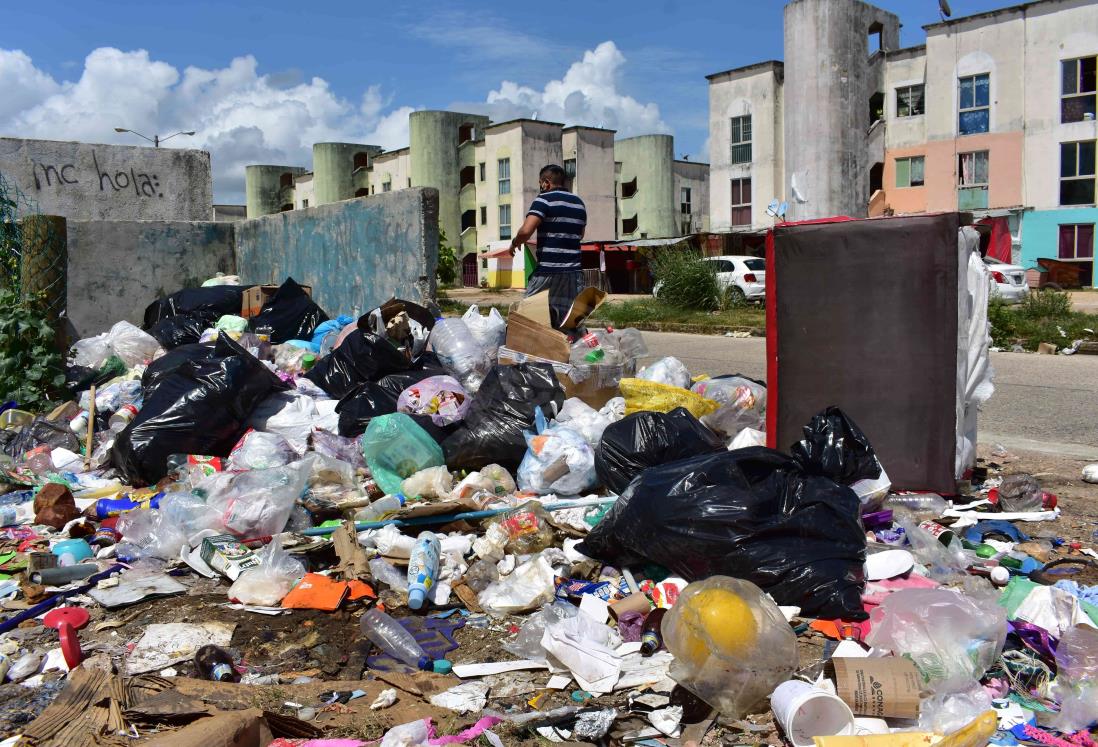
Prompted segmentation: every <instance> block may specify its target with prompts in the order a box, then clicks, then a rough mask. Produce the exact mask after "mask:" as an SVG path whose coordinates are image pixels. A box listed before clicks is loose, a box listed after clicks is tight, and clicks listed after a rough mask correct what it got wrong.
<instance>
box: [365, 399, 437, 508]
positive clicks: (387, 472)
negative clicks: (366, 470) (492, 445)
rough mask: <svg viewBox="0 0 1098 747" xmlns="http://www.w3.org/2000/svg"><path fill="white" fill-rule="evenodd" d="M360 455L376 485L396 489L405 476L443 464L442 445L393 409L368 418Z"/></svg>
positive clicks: (387, 491) (391, 490) (388, 490)
mask: <svg viewBox="0 0 1098 747" xmlns="http://www.w3.org/2000/svg"><path fill="white" fill-rule="evenodd" d="M362 455H363V456H364V457H365V458H366V464H367V465H368V466H369V467H370V472H371V473H372V474H373V476H374V480H375V481H376V482H377V484H378V486H379V487H380V488H381V489H382V490H384V491H385V492H386V493H388V494H393V493H399V492H400V489H401V485H402V484H403V482H404V480H405V478H408V477H411V476H412V475H414V474H415V473H416V472H419V471H420V470H423V469H427V468H428V467H438V466H442V465H445V464H446V460H445V458H444V457H443V453H442V448H441V447H440V446H439V445H438V444H437V443H436V442H435V440H434V439H433V438H431V437H430V436H429V435H427V432H426V431H424V430H423V429H422V428H420V427H419V426H418V425H416V422H415V421H414V420H412V419H411V418H410V417H409V416H408V415H405V414H403V413H399V412H398V413H394V414H392V415H382V416H380V417H376V418H374V419H373V420H371V421H370V425H369V426H368V427H367V428H366V432H365V433H364V434H363V435H362Z"/></svg>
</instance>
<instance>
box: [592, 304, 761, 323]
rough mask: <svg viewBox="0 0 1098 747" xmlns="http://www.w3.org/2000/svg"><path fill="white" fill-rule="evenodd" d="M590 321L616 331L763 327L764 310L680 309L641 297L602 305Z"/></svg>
mask: <svg viewBox="0 0 1098 747" xmlns="http://www.w3.org/2000/svg"><path fill="white" fill-rule="evenodd" d="M590 321H592V322H602V323H604V324H610V325H613V326H614V327H618V328H619V329H624V328H625V327H637V328H638V329H644V328H646V327H647V328H650V329H651V328H653V327H657V326H659V325H668V324H670V325H674V324H683V325H693V326H698V327H711V328H720V327H752V328H763V327H765V326H766V311H765V310H764V309H763V308H762V307H761V306H741V307H733V308H729V309H725V310H724V311H703V310H700V309H682V308H679V307H677V306H672V305H671V304H669V303H666V302H664V301H660V300H658V299H655V298H643V299H637V300H635V301H633V300H630V301H615V302H612V303H604V304H603V305H602V306H600V307H599V308H598V309H596V310H595V313H594V314H592V315H591V319H590Z"/></svg>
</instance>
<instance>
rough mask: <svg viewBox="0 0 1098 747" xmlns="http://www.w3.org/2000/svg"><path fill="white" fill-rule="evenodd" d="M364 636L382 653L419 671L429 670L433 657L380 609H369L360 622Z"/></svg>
mask: <svg viewBox="0 0 1098 747" xmlns="http://www.w3.org/2000/svg"><path fill="white" fill-rule="evenodd" d="M359 626H361V628H362V634H363V635H365V636H366V637H367V638H369V639H370V641H371V642H373V644H374V645H375V646H377V647H378V648H380V649H381V650H382V651H384V652H385V653H387V654H388V655H389V656H392V657H393V658H394V659H399V660H400V661H402V662H404V663H405V664H407V665H408V666H412V667H416V668H417V669H429V668H430V667H431V657H429V656H428V655H427V652H425V651H424V650H423V647H422V646H420V645H419V643H417V642H416V639H415V638H414V637H413V636H412V634H411V633H409V632H408V631H407V630H405V629H404V627H403V626H402V625H401V624H400V623H398V622H397V621H396V620H394V619H393V618H391V617H389V616H388V615H387V614H385V613H384V612H382V611H381V610H379V609H376V608H375V609H369V610H366V612H365V613H364V614H363V615H362V619H361V620H360V621H359Z"/></svg>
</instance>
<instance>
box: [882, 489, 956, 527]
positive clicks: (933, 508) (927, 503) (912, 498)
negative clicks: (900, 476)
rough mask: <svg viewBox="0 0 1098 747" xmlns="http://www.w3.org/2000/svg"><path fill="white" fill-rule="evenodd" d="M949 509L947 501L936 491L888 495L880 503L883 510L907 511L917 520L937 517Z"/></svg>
mask: <svg viewBox="0 0 1098 747" xmlns="http://www.w3.org/2000/svg"><path fill="white" fill-rule="evenodd" d="M948 509H949V502H948V501H947V500H946V499H945V498H943V497H942V496H940V495H937V494H936V493H906V494H904V495H890V496H888V498H886V499H885V501H884V503H883V504H882V505H881V510H883V511H894V512H895V511H907V512H909V513H910V514H911V515H912V516H914V517H915V518H916V519H917V520H918V521H927V520H928V519H937V518H938V517H939V516H941V515H942V514H944V513H945V512H946V510H948Z"/></svg>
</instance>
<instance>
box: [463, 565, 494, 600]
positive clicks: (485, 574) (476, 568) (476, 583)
mask: <svg viewBox="0 0 1098 747" xmlns="http://www.w3.org/2000/svg"><path fill="white" fill-rule="evenodd" d="M498 580H499V569H498V568H496V564H495V563H492V562H489V561H487V560H485V559H483V558H480V559H479V560H477V561H476V562H474V563H473V564H472V565H471V566H469V570H467V571H466V572H465V585H466V586H468V587H469V588H470V589H472V590H473V591H475V592H476V593H477V594H479V593H480V592H482V591H484V590H485V589H487V588H488V585H489V584H491V583H494V582H495V581H498Z"/></svg>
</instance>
